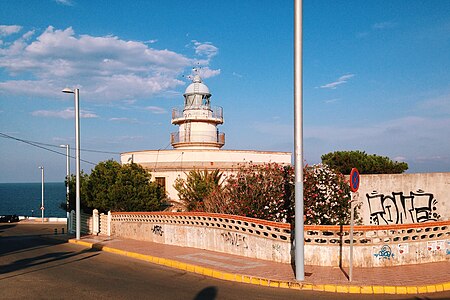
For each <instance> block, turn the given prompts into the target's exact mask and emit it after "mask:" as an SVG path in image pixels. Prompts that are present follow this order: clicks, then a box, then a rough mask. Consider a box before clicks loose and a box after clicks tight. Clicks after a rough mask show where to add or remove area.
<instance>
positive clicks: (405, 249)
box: [397, 244, 409, 255]
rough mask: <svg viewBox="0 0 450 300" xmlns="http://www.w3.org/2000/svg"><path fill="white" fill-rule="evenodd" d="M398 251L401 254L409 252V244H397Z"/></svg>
mask: <svg viewBox="0 0 450 300" xmlns="http://www.w3.org/2000/svg"><path fill="white" fill-rule="evenodd" d="M397 247H398V253H399V254H401V255H403V254H408V253H409V245H408V244H398V245H397Z"/></svg>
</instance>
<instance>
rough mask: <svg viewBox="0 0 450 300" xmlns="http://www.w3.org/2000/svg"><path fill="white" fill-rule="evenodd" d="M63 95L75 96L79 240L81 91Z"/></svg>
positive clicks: (64, 91)
mask: <svg viewBox="0 0 450 300" xmlns="http://www.w3.org/2000/svg"><path fill="white" fill-rule="evenodd" d="M62 92H63V93H68V94H74V95H75V161H76V164H75V166H76V187H75V189H76V193H75V195H76V196H75V217H76V220H77V222H76V233H75V237H76V239H77V240H79V239H80V236H81V234H80V229H81V213H80V96H79V92H80V90H79V89H73V90H72V89H70V88H65V89H63V90H62Z"/></svg>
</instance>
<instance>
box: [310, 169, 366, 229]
mask: <svg viewBox="0 0 450 300" xmlns="http://www.w3.org/2000/svg"><path fill="white" fill-rule="evenodd" d="M303 197H304V207H305V212H304V213H305V216H306V220H305V224H309V225H341V224H342V225H343V224H349V223H350V186H349V184H348V181H347V180H346V179H345V177H344V175H342V174H341V173H339V172H336V171H334V170H333V169H331V168H330V167H329V166H327V165H322V164H318V165H312V166H308V165H307V166H305V168H304V172H303ZM355 213H356V212H355ZM355 220H356V221H358V215H357V214H355Z"/></svg>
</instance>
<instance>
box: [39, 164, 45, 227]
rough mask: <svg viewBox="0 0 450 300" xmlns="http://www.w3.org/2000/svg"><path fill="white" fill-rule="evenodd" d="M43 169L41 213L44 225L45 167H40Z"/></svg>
mask: <svg viewBox="0 0 450 300" xmlns="http://www.w3.org/2000/svg"><path fill="white" fill-rule="evenodd" d="M39 169H41V186H42V188H41V212H42V223H44V167H43V166H39Z"/></svg>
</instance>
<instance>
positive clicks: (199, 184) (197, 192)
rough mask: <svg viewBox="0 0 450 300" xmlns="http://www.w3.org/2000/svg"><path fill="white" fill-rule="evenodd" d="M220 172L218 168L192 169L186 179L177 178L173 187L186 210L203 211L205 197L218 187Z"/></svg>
mask: <svg viewBox="0 0 450 300" xmlns="http://www.w3.org/2000/svg"><path fill="white" fill-rule="evenodd" d="M221 178H222V173H221V172H220V171H219V170H213V171H211V172H208V171H207V170H203V171H200V170H192V171H190V172H189V174H187V178H186V180H184V179H182V178H178V179H177V180H176V181H175V184H174V188H175V189H176V190H177V192H178V197H179V198H180V200H181V201H182V202H183V204H184V206H185V207H186V210H187V211H204V210H205V203H204V200H205V198H206V197H207V196H208V195H209V194H211V192H212V191H213V190H215V189H217V188H219V187H220V184H221Z"/></svg>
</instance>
